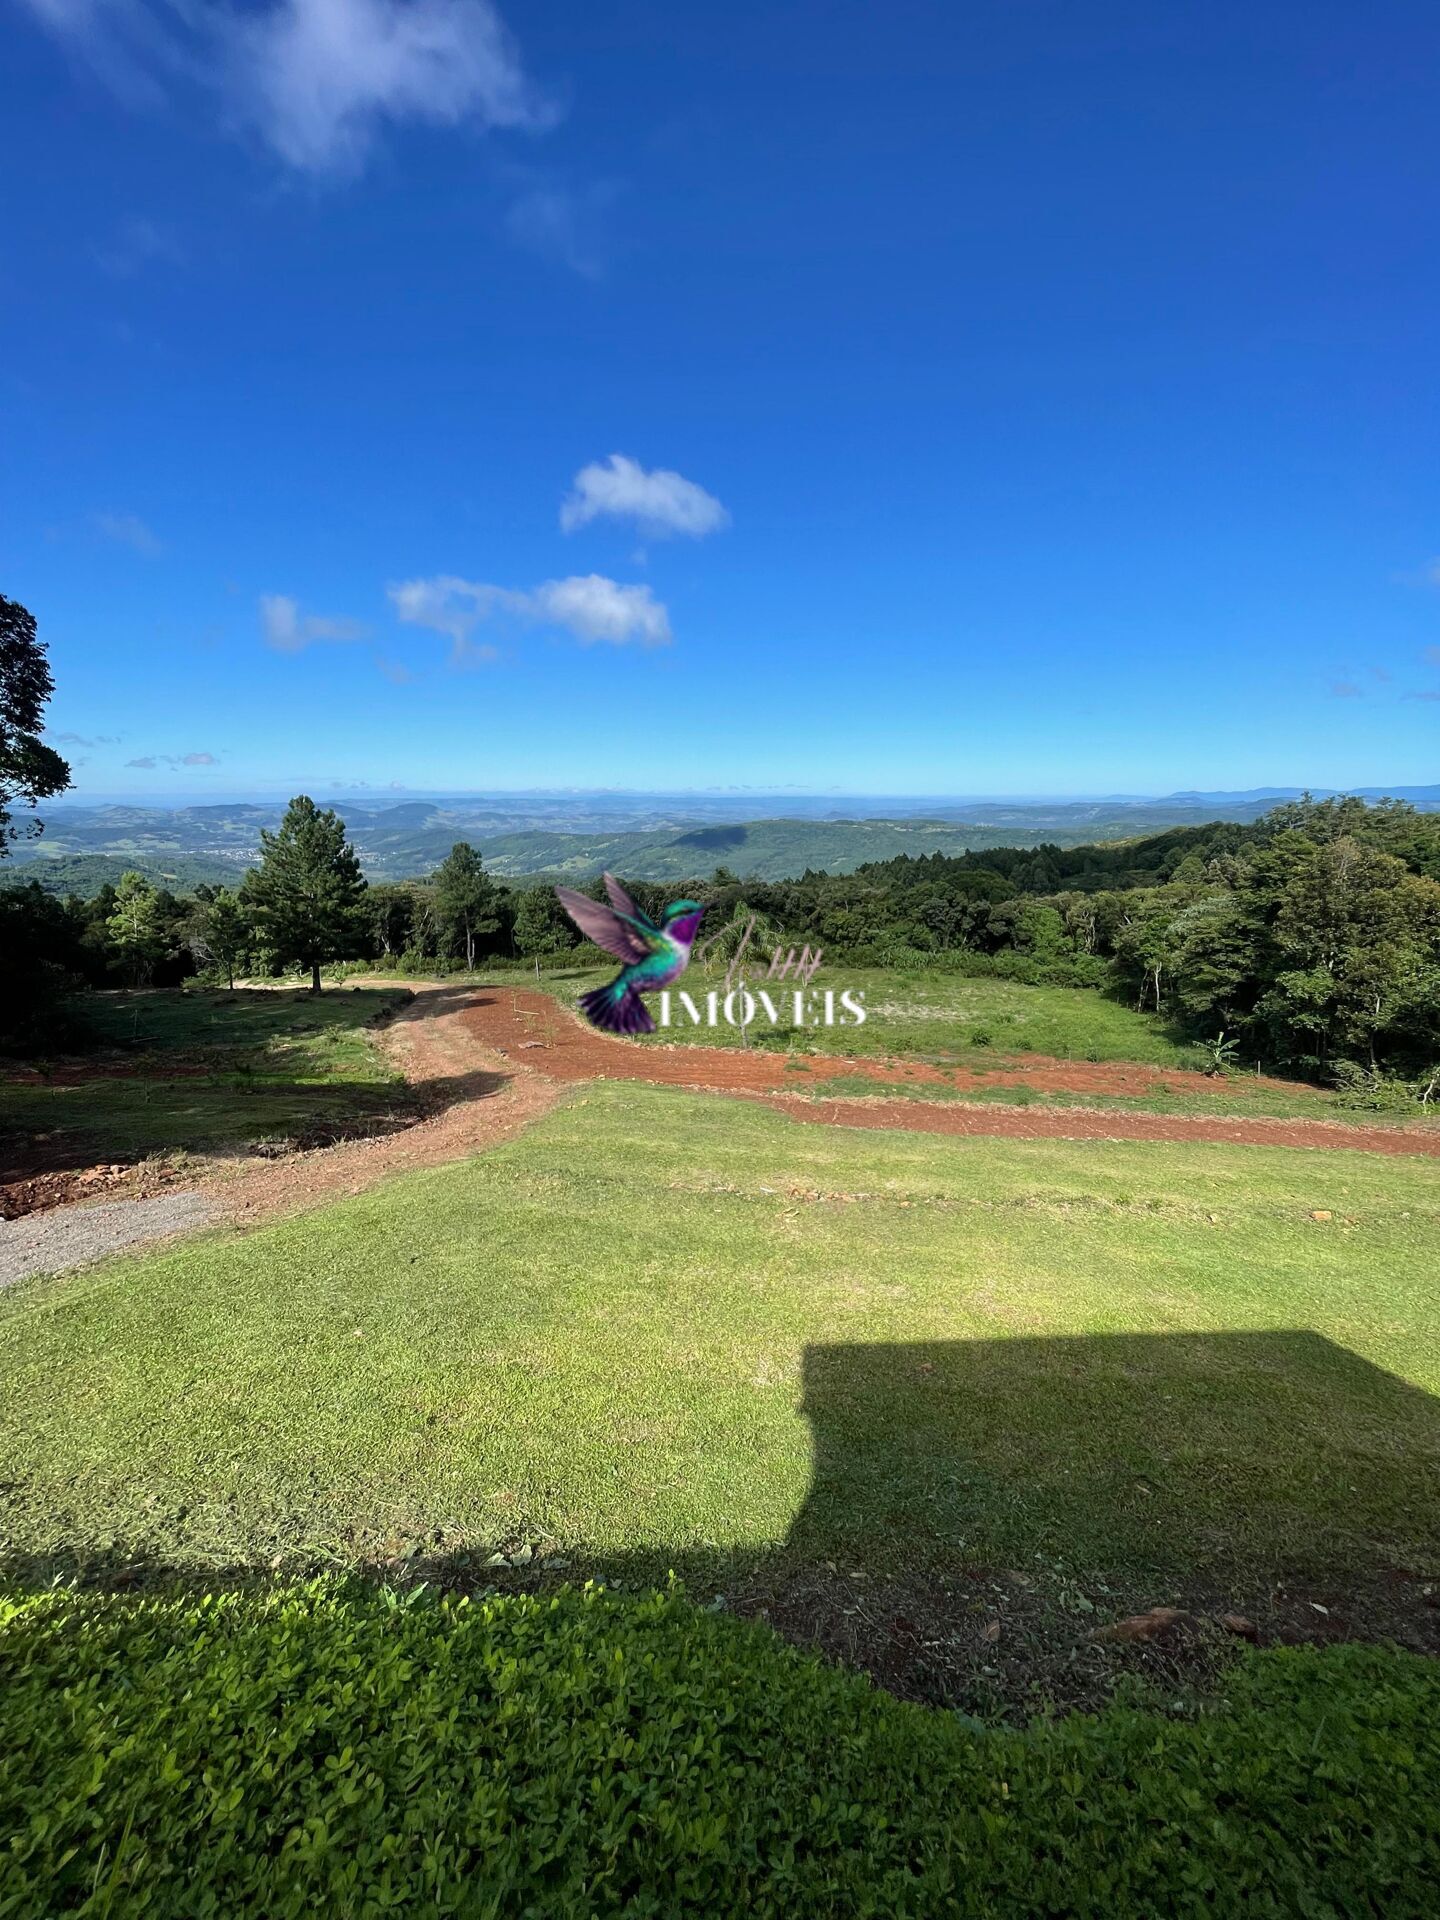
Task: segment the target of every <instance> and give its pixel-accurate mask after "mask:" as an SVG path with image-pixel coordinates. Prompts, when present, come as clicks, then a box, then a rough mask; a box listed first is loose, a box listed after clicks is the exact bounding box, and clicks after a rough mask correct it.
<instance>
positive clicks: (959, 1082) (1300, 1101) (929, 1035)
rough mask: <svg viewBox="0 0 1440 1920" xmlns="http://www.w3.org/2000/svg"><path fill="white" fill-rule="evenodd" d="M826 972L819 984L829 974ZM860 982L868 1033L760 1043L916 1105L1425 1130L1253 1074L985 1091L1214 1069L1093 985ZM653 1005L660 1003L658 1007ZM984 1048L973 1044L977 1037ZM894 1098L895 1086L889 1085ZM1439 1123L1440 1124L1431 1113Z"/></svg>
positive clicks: (726, 1043) (811, 1032) (722, 1041)
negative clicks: (1072, 1075) (1038, 1076)
mask: <svg viewBox="0 0 1440 1920" xmlns="http://www.w3.org/2000/svg"><path fill="white" fill-rule="evenodd" d="M609 977H610V975H609V973H607V971H606V970H605V969H604V968H595V969H590V970H584V971H581V970H579V969H574V970H570V969H567V970H562V971H556V972H551V973H544V972H542V974H541V976H540V978H541V983H542V985H543V987H544V988H545V990H546V991H547V992H548V993H550V994H551V995H552V996H553V997H554V998H555V999H556V1000H558V1001H559V1002H560V1003H561V1004H562V1005H563V1006H566V1007H568V1008H570V1009H571V1010H572V1011H573V1010H574V1007H575V1003H576V1001H577V1000H578V998H579V995H580V994H581V993H582V992H584V991H586V990H587V989H588V988H590V987H593V986H596V985H598V984H600V983H601V981H602V980H604V979H607V978H609ZM829 977H830V976H829V975H828V974H826V975H822V976H820V984H822V985H823V984H824V981H825V980H826V979H827V978H829ZM842 977H843V982H844V984H845V985H847V986H848V985H850V984H851V982H852V980H853V981H854V982H855V983H856V984H857V985H858V986H859V987H860V988H861V989H862V990H863V991H864V992H865V995H866V1001H865V1004H866V1007H867V1009H868V1011H869V1014H870V1018H869V1019H867V1021H866V1023H865V1024H864V1026H862V1027H858V1028H857V1027H853V1026H850V1027H841V1026H835V1027H828V1028H827V1027H819V1028H812V1029H808V1030H806V1031H805V1032H803V1033H797V1032H795V1031H794V1030H793V1029H792V1028H790V1027H788V1026H787V1027H781V1028H771V1027H770V1026H769V1025H768V1024H764V1025H759V1026H757V1027H755V1028H754V1029H753V1030H752V1031H751V1034H750V1041H751V1044H752V1045H754V1046H757V1047H761V1048H763V1049H765V1050H766V1051H767V1052H784V1053H785V1054H786V1055H787V1057H788V1059H789V1062H790V1065H791V1067H792V1070H793V1071H794V1074H795V1077H796V1084H797V1087H803V1085H804V1076H805V1073H806V1071H807V1067H806V1062H807V1060H808V1059H809V1058H811V1057H813V1056H816V1055H820V1056H826V1057H835V1056H841V1057H845V1058H855V1059H860V1060H864V1061H865V1062H866V1063H867V1065H870V1066H872V1067H873V1066H875V1065H878V1064H880V1063H882V1062H883V1063H887V1064H888V1065H889V1066H890V1067H892V1068H893V1072H892V1073H891V1074H890V1076H889V1078H890V1081H891V1082H892V1083H893V1091H894V1092H896V1093H898V1094H900V1095H901V1096H902V1097H911V1098H914V1099H917V1100H951V1099H959V1100H979V1101H982V1102H990V1103H998V1104H1000V1105H1015V1104H1019V1105H1022V1106H1024V1105H1029V1104H1032V1103H1044V1104H1045V1105H1047V1106H1050V1105H1053V1106H1084V1107H1099V1108H1101V1109H1104V1108H1113V1109H1114V1110H1115V1111H1117V1112H1162V1113H1177V1114H1194V1115H1197V1116H1200V1115H1206V1114H1213V1115H1217V1116H1221V1115H1241V1116H1247V1117H1248V1116H1254V1117H1262V1116H1263V1117H1266V1118H1273V1119H1280V1120H1334V1121H1339V1122H1341V1123H1346V1124H1353V1125H1360V1126H1373V1125H1375V1123H1376V1121H1377V1119H1380V1120H1382V1121H1383V1120H1385V1119H1387V1118H1388V1119H1389V1120H1391V1121H1392V1122H1393V1121H1396V1120H1401V1119H1403V1120H1404V1121H1405V1123H1406V1124H1408V1125H1420V1124H1424V1123H1425V1122H1424V1118H1423V1117H1422V1116H1421V1115H1420V1114H1419V1112H1418V1110H1417V1111H1416V1112H1414V1113H1410V1114H1404V1115H1395V1114H1391V1115H1383V1114H1382V1115H1377V1114H1375V1113H1374V1112H1370V1111H1367V1110H1365V1109H1363V1108H1357V1107H1351V1106H1346V1105H1343V1104H1342V1103H1341V1102H1340V1101H1339V1100H1338V1099H1337V1097H1336V1095H1335V1094H1334V1093H1333V1092H1331V1091H1330V1090H1329V1089H1327V1088H1323V1087H1311V1086H1305V1085H1303V1084H1301V1083H1299V1082H1282V1081H1276V1080H1271V1079H1258V1078H1256V1076H1255V1075H1254V1074H1253V1072H1243V1071H1240V1070H1238V1069H1237V1070H1235V1071H1232V1072H1231V1073H1229V1074H1226V1075H1223V1076H1217V1077H1216V1078H1215V1079H1214V1080H1213V1081H1210V1082H1208V1083H1207V1084H1206V1086H1205V1087H1204V1088H1199V1087H1196V1086H1193V1085H1191V1086H1181V1087H1176V1088H1171V1087H1169V1086H1167V1085H1166V1084H1164V1083H1163V1082H1161V1081H1158V1080H1157V1081H1156V1082H1155V1083H1154V1084H1153V1085H1151V1086H1149V1087H1147V1088H1146V1089H1145V1090H1144V1091H1143V1092H1134V1093H1131V1092H1125V1093H1108V1092H1103V1091H1094V1092H1092V1091H1085V1092H1078V1091H1077V1092H1065V1091H1063V1090H1057V1089H1056V1088H1054V1087H1051V1086H1047V1085H1044V1084H1042V1085H1040V1086H1036V1087H1025V1086H1023V1085H1020V1086H1013V1085H1006V1086H996V1087H988V1086H984V1085H976V1084H975V1082H974V1080H973V1078H972V1077H971V1076H972V1075H974V1074H975V1073H983V1072H986V1071H993V1070H995V1069H997V1068H1002V1067H1009V1068H1014V1067H1016V1066H1019V1067H1021V1068H1023V1067H1025V1066H1026V1065H1027V1062H1028V1060H1029V1057H1030V1056H1032V1055H1033V1056H1035V1059H1036V1061H1037V1062H1038V1061H1039V1060H1040V1059H1042V1058H1045V1059H1048V1058H1055V1059H1059V1060H1065V1061H1069V1062H1072V1063H1076V1062H1084V1063H1091V1062H1102V1063H1110V1064H1114V1065H1118V1064H1122V1063H1124V1064H1134V1065H1140V1066H1147V1067H1153V1068H1155V1069H1157V1070H1160V1071H1163V1070H1164V1069H1166V1068H1170V1069H1174V1070H1189V1071H1191V1072H1194V1071H1195V1070H1197V1069H1201V1068H1203V1067H1204V1065H1205V1057H1204V1055H1203V1053H1202V1051H1201V1050H1200V1049H1198V1048H1196V1047H1193V1046H1190V1045H1187V1044H1185V1043H1182V1042H1179V1041H1177V1040H1176V1039H1175V1038H1174V1037H1173V1036H1172V1035H1171V1034H1170V1033H1169V1031H1168V1030H1167V1028H1166V1027H1165V1025H1164V1023H1162V1022H1160V1021H1157V1020H1156V1019H1155V1017H1154V1015H1153V1014H1145V1013H1137V1012H1136V1011H1135V1010H1134V1008H1132V1007H1127V1006H1122V1005H1120V1004H1119V1003H1117V1002H1116V1001H1113V1000H1109V999H1106V998H1105V997H1104V996H1103V995H1101V994H1098V993H1095V992H1093V991H1092V990H1090V989H1088V988H1080V987H1030V986H1024V985H1021V984H1019V983H1017V982H1013V981H1007V980H968V979H963V978H961V977H958V976H956V975H951V974H941V973H916V974H896V973H887V972H884V971H879V970H874V971H871V970H865V969H858V970H855V971H854V972H853V973H852V972H851V971H849V970H846V969H835V970H834V979H835V981H840V980H841V979H842ZM494 978H495V979H497V980H499V981H500V982H501V983H504V982H506V981H510V980H513V982H514V984H515V985H516V986H520V985H521V984H522V982H523V985H524V986H525V987H526V988H527V989H528V988H533V987H534V985H535V974H534V972H533V970H532V971H531V972H530V973H529V974H528V975H514V974H504V973H501V974H497V975H495V976H494ZM687 981H688V983H689V990H690V992H691V993H692V996H695V995H698V994H699V993H701V992H703V991H704V990H705V988H706V977H705V975H704V973H703V972H698V973H697V974H695V975H694V976H693V978H692V977H690V976H687ZM653 1004H654V1003H653V1001H652V1006H653ZM536 1036H537V1037H538V1038H542V1039H543V1038H544V1027H543V1023H541V1022H536ZM977 1036H978V1037H980V1038H981V1039H983V1040H984V1041H985V1044H984V1045H977V1044H975V1042H976V1038H977ZM632 1044H635V1045H637V1046H641V1047H656V1046H667V1045H670V1046H673V1045H682V1046H689V1045H697V1046H714V1047H722V1048H726V1049H729V1050H735V1049H738V1048H740V1047H741V1046H742V1044H743V1043H742V1041H741V1038H740V1036H739V1034H738V1032H737V1031H736V1030H735V1029H734V1028H732V1027H728V1026H724V1025H721V1026H718V1027H705V1026H701V1027H691V1026H689V1025H685V1026H674V1027H671V1028H670V1029H669V1030H668V1031H657V1032H656V1033H654V1034H642V1035H639V1036H637V1037H636V1039H635V1040H634V1042H632ZM917 1063H923V1064H924V1065H926V1066H933V1067H938V1068H939V1069H941V1071H948V1072H951V1073H953V1075H954V1078H955V1084H954V1086H953V1087H946V1086H945V1085H943V1084H936V1082H935V1081H934V1080H930V1081H927V1082H925V1083H923V1084H922V1083H916V1084H914V1085H907V1083H906V1080H905V1070H906V1067H907V1066H913V1065H915V1064H917ZM876 1091H877V1089H876V1085H875V1082H874V1080H873V1079H872V1078H870V1077H868V1076H861V1075H856V1076H854V1077H853V1078H841V1079H828V1080H826V1081H825V1082H824V1084H823V1087H818V1088H817V1097H825V1098H835V1097H839V1098H843V1097H846V1096H847V1095H848V1096H850V1097H855V1096H859V1097H870V1098H873V1097H874V1096H875V1094H876ZM886 1091H887V1093H888V1092H890V1091H891V1087H890V1086H887V1088H886ZM1432 1118H1433V1121H1434V1123H1437V1124H1440V1116H1434V1117H1432Z"/></svg>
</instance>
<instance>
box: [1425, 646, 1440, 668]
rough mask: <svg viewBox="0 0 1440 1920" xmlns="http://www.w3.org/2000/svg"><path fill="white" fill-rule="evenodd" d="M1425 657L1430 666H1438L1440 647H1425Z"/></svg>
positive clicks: (1439, 662)
mask: <svg viewBox="0 0 1440 1920" xmlns="http://www.w3.org/2000/svg"><path fill="white" fill-rule="evenodd" d="M1425 658H1426V659H1427V660H1428V661H1429V662H1430V665H1431V666H1432V667H1440V647H1426V649H1425Z"/></svg>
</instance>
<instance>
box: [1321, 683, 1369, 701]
mask: <svg viewBox="0 0 1440 1920" xmlns="http://www.w3.org/2000/svg"><path fill="white" fill-rule="evenodd" d="M1330 692H1331V694H1332V695H1333V696H1334V698H1335V699H1337V700H1362V699H1364V697H1365V689H1364V688H1363V687H1357V686H1356V684H1355V682H1354V681H1353V680H1336V681H1335V682H1333V684H1332V685H1331V688H1330Z"/></svg>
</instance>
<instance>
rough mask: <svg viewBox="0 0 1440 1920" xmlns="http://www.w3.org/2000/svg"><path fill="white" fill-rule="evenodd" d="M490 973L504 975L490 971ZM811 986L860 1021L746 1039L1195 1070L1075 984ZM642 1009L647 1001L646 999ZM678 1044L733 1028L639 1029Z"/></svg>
mask: <svg viewBox="0 0 1440 1920" xmlns="http://www.w3.org/2000/svg"><path fill="white" fill-rule="evenodd" d="M614 972H615V968H614V966H613V965H609V966H596V967H573V968H569V967H567V968H555V969H550V970H545V969H542V970H541V973H540V979H539V985H540V986H541V987H542V988H544V989H545V990H546V991H547V992H550V993H553V994H554V995H555V996H556V998H557V999H559V1000H561V1001H563V1002H564V1004H565V1005H566V1006H569V1007H572V1008H573V1007H574V1005H575V1002H576V1000H577V998H578V997H579V995H580V994H581V993H583V992H586V991H587V990H588V989H589V988H591V987H595V986H599V985H601V984H602V983H603V982H604V981H606V980H609V979H611V978H613V976H614ZM494 977H495V978H497V979H501V978H506V977H509V976H508V975H504V974H496V975H494ZM515 979H516V984H517V985H519V984H525V985H530V986H533V985H535V984H536V979H535V973H534V970H533V969H531V971H530V972H529V973H528V974H525V973H524V972H522V971H521V970H518V969H517V970H516V971H515ZM722 983H723V969H721V968H718V967H717V968H712V969H711V971H710V973H709V974H707V973H706V972H705V970H704V968H703V967H696V968H695V969H694V970H693V971H692V972H690V973H687V974H686V976H685V978H684V980H683V981H682V982H681V985H682V986H683V987H684V988H685V989H686V991H687V992H689V993H690V995H691V996H692V998H696V999H698V998H699V996H700V995H702V994H704V993H707V992H709V991H710V990H711V989H712V988H716V989H718V988H720V987H721V986H722ZM815 985H816V987H817V988H821V989H823V988H824V987H827V986H829V987H834V988H835V989H836V990H837V992H838V990H839V988H840V987H842V986H844V987H849V988H852V989H854V990H855V991H857V992H861V993H863V994H864V996H865V1009H866V1014H867V1016H868V1017H867V1019H866V1021H865V1024H864V1025H863V1026H859V1027H854V1026H850V1027H841V1026H835V1027H823V1026H822V1027H810V1028H807V1029H805V1031H804V1032H803V1033H802V1032H797V1031H795V1030H793V1029H792V1028H790V1027H789V1026H786V1027H783V1028H780V1029H778V1031H777V1030H772V1029H771V1028H770V1027H769V1025H768V1023H765V1024H760V1025H757V1026H756V1027H754V1028H753V1029H752V1030H751V1033H750V1039H751V1043H752V1044H755V1043H757V1042H759V1043H763V1044H766V1045H778V1046H780V1047H781V1048H782V1049H784V1048H788V1047H789V1046H790V1045H791V1044H792V1043H793V1044H794V1045H795V1046H796V1047H797V1048H813V1049H814V1050H815V1051H817V1052H823V1053H838V1054H853V1055H857V1056H862V1057H865V1058H869V1057H872V1056H874V1055H876V1054H882V1055H883V1054H892V1053H893V1054H901V1055H903V1054H912V1055H917V1056H919V1057H921V1058H923V1059H926V1060H941V1061H943V1060H949V1059H954V1060H957V1061H962V1062H963V1063H964V1064H965V1065H967V1066H983V1065H985V1064H986V1063H987V1061H989V1060H991V1059H992V1058H993V1057H994V1056H996V1055H1002V1056H1003V1055H1009V1054H1015V1053H1017V1052H1027V1051H1028V1052H1032V1053H1039V1054H1046V1055H1051V1056H1053V1057H1055V1058H1056V1059H1059V1060H1129V1061H1136V1062H1138V1063H1139V1064H1140V1065H1142V1066H1155V1067H1189V1068H1195V1067H1201V1066H1203V1065H1204V1060H1203V1057H1202V1055H1201V1054H1200V1053H1199V1051H1198V1050H1197V1049H1196V1048H1194V1047H1192V1046H1189V1045H1187V1044H1185V1043H1183V1042H1179V1041H1177V1040H1175V1039H1174V1038H1173V1036H1172V1035H1170V1034H1169V1033H1168V1032H1167V1030H1166V1027H1165V1025H1164V1023H1163V1022H1161V1021H1157V1020H1156V1019H1155V1017H1154V1015H1153V1014H1146V1013H1137V1012H1135V1010H1134V1008H1133V1007H1126V1006H1122V1005H1121V1004H1120V1003H1119V1002H1118V1001H1115V1000H1108V999H1106V998H1105V996H1104V995H1103V994H1099V993H1096V992H1094V991H1092V990H1091V989H1089V988H1085V987H1028V986H1023V985H1021V984H1020V983H1018V982H1016V981H1013V980H993V979H983V980H972V979H967V978H965V977H964V976H963V975H960V974H949V973H938V972H933V973H932V972H923V973H921V972H913V973H899V972H894V971H891V970H889V969H886V968H880V967H848V966H844V965H842V964H840V963H838V962H837V963H836V964H835V965H833V966H826V967H824V968H823V969H822V970H821V972H820V973H819V974H817V976H816V979H815ZM650 1004H651V1006H652V1008H653V1007H654V1006H655V1001H654V1000H653V998H652V1000H651V1002H650ZM677 1040H679V1041H683V1042H685V1043H686V1044H687V1045H689V1044H694V1045H696V1046H736V1047H738V1046H739V1045H740V1044H741V1041H740V1036H739V1034H738V1032H736V1030H735V1029H734V1028H731V1027H726V1026H718V1027H705V1026H700V1027H692V1026H690V1025H689V1024H688V1023H686V1024H684V1025H676V1026H675V1027H673V1028H672V1029H671V1031H670V1032H668V1033H658V1032H657V1033H655V1034H653V1035H642V1036H640V1044H641V1045H643V1046H655V1045H663V1044H664V1043H665V1042H666V1041H670V1042H674V1041H677Z"/></svg>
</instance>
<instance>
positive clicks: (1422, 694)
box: [1400, 687, 1440, 700]
mask: <svg viewBox="0 0 1440 1920" xmlns="http://www.w3.org/2000/svg"><path fill="white" fill-rule="evenodd" d="M1400 697H1401V699H1402V700H1440V687H1425V688H1422V689H1421V690H1420V691H1419V692H1418V693H1404V694H1401V696H1400Z"/></svg>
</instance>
